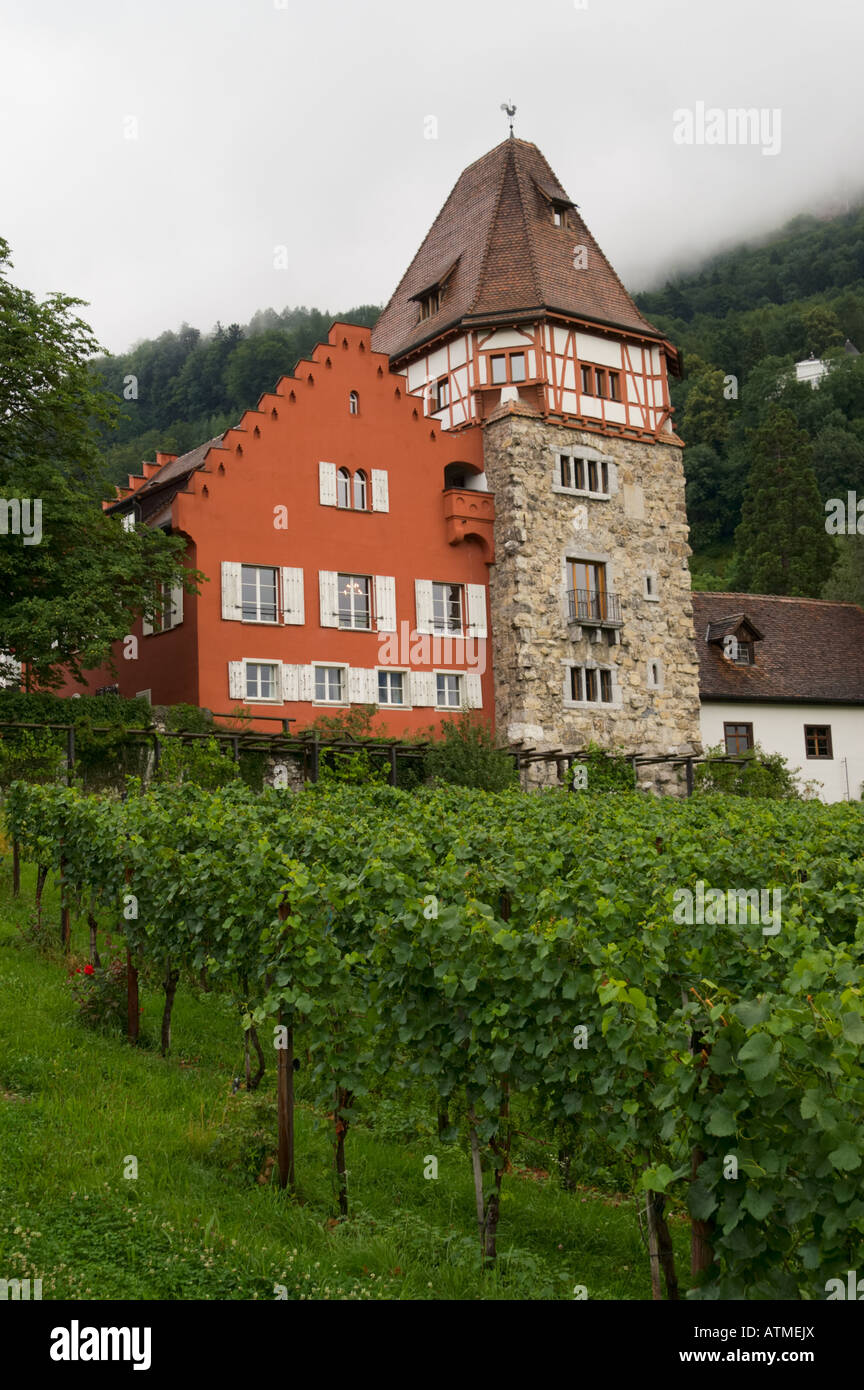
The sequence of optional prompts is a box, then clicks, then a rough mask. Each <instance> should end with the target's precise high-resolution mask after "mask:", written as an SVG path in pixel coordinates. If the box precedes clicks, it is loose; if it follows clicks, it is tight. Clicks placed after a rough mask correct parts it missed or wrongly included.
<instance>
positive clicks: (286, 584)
mask: <svg viewBox="0 0 864 1390" xmlns="http://www.w3.org/2000/svg"><path fill="white" fill-rule="evenodd" d="M282 621H283V623H295V624H298V625H299V624H302V623H305V621H306V604H305V600H304V597H303V571H302V569H292V568H290V567H289V566H287V565H283V566H282Z"/></svg>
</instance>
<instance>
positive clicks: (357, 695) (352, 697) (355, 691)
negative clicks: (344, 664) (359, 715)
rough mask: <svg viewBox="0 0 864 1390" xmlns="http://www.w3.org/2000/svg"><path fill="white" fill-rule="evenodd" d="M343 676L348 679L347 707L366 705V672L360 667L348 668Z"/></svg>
mask: <svg viewBox="0 0 864 1390" xmlns="http://www.w3.org/2000/svg"><path fill="white" fill-rule="evenodd" d="M345 675H346V676H347V677H348V703H349V705H365V704H367V703H368V701H367V695H368V685H367V681H366V672H365V671H364V670H363V669H362V667H360V666H349V667H348V670H347V671H346V672H345Z"/></svg>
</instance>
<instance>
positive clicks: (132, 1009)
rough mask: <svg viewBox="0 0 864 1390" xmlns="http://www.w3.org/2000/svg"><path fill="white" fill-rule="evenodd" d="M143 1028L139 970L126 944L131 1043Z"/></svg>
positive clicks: (127, 872) (129, 879)
mask: <svg viewBox="0 0 864 1390" xmlns="http://www.w3.org/2000/svg"><path fill="white" fill-rule="evenodd" d="M125 879H126V886H127V888H128V887H129V884H130V883H131V882H132V870H131V869H130V867H129V865H128V864H127V865H126V870H125ZM140 1029H141V1006H140V1000H139V998H138V971H137V970H136V969H135V966H134V965H133V964H132V950H131V948H130V946H129V944H128V941H127V945H126V1036H127V1038H128V1040H129V1042H130V1043H137V1041H138V1037H139V1034H140Z"/></svg>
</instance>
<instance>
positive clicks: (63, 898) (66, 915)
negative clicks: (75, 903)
mask: <svg viewBox="0 0 864 1390" xmlns="http://www.w3.org/2000/svg"><path fill="white" fill-rule="evenodd" d="M68 889H69V885H68V881H67V877H66V857H65V855H63V854H61V855H60V941H61V943H62V946H63V950H64V951H66V952H68V951H69V949H70V947H71V945H72V914H71V911H70V908H69V891H68Z"/></svg>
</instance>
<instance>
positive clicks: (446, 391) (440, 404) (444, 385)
mask: <svg viewBox="0 0 864 1390" xmlns="http://www.w3.org/2000/svg"><path fill="white" fill-rule="evenodd" d="M449 404H450V381H449V379H448V378H447V377H446V376H444V377H442V378H441V380H440V381H439V382H437V383H436V386H435V409H436V410H446V409H447V406H448V405H449Z"/></svg>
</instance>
